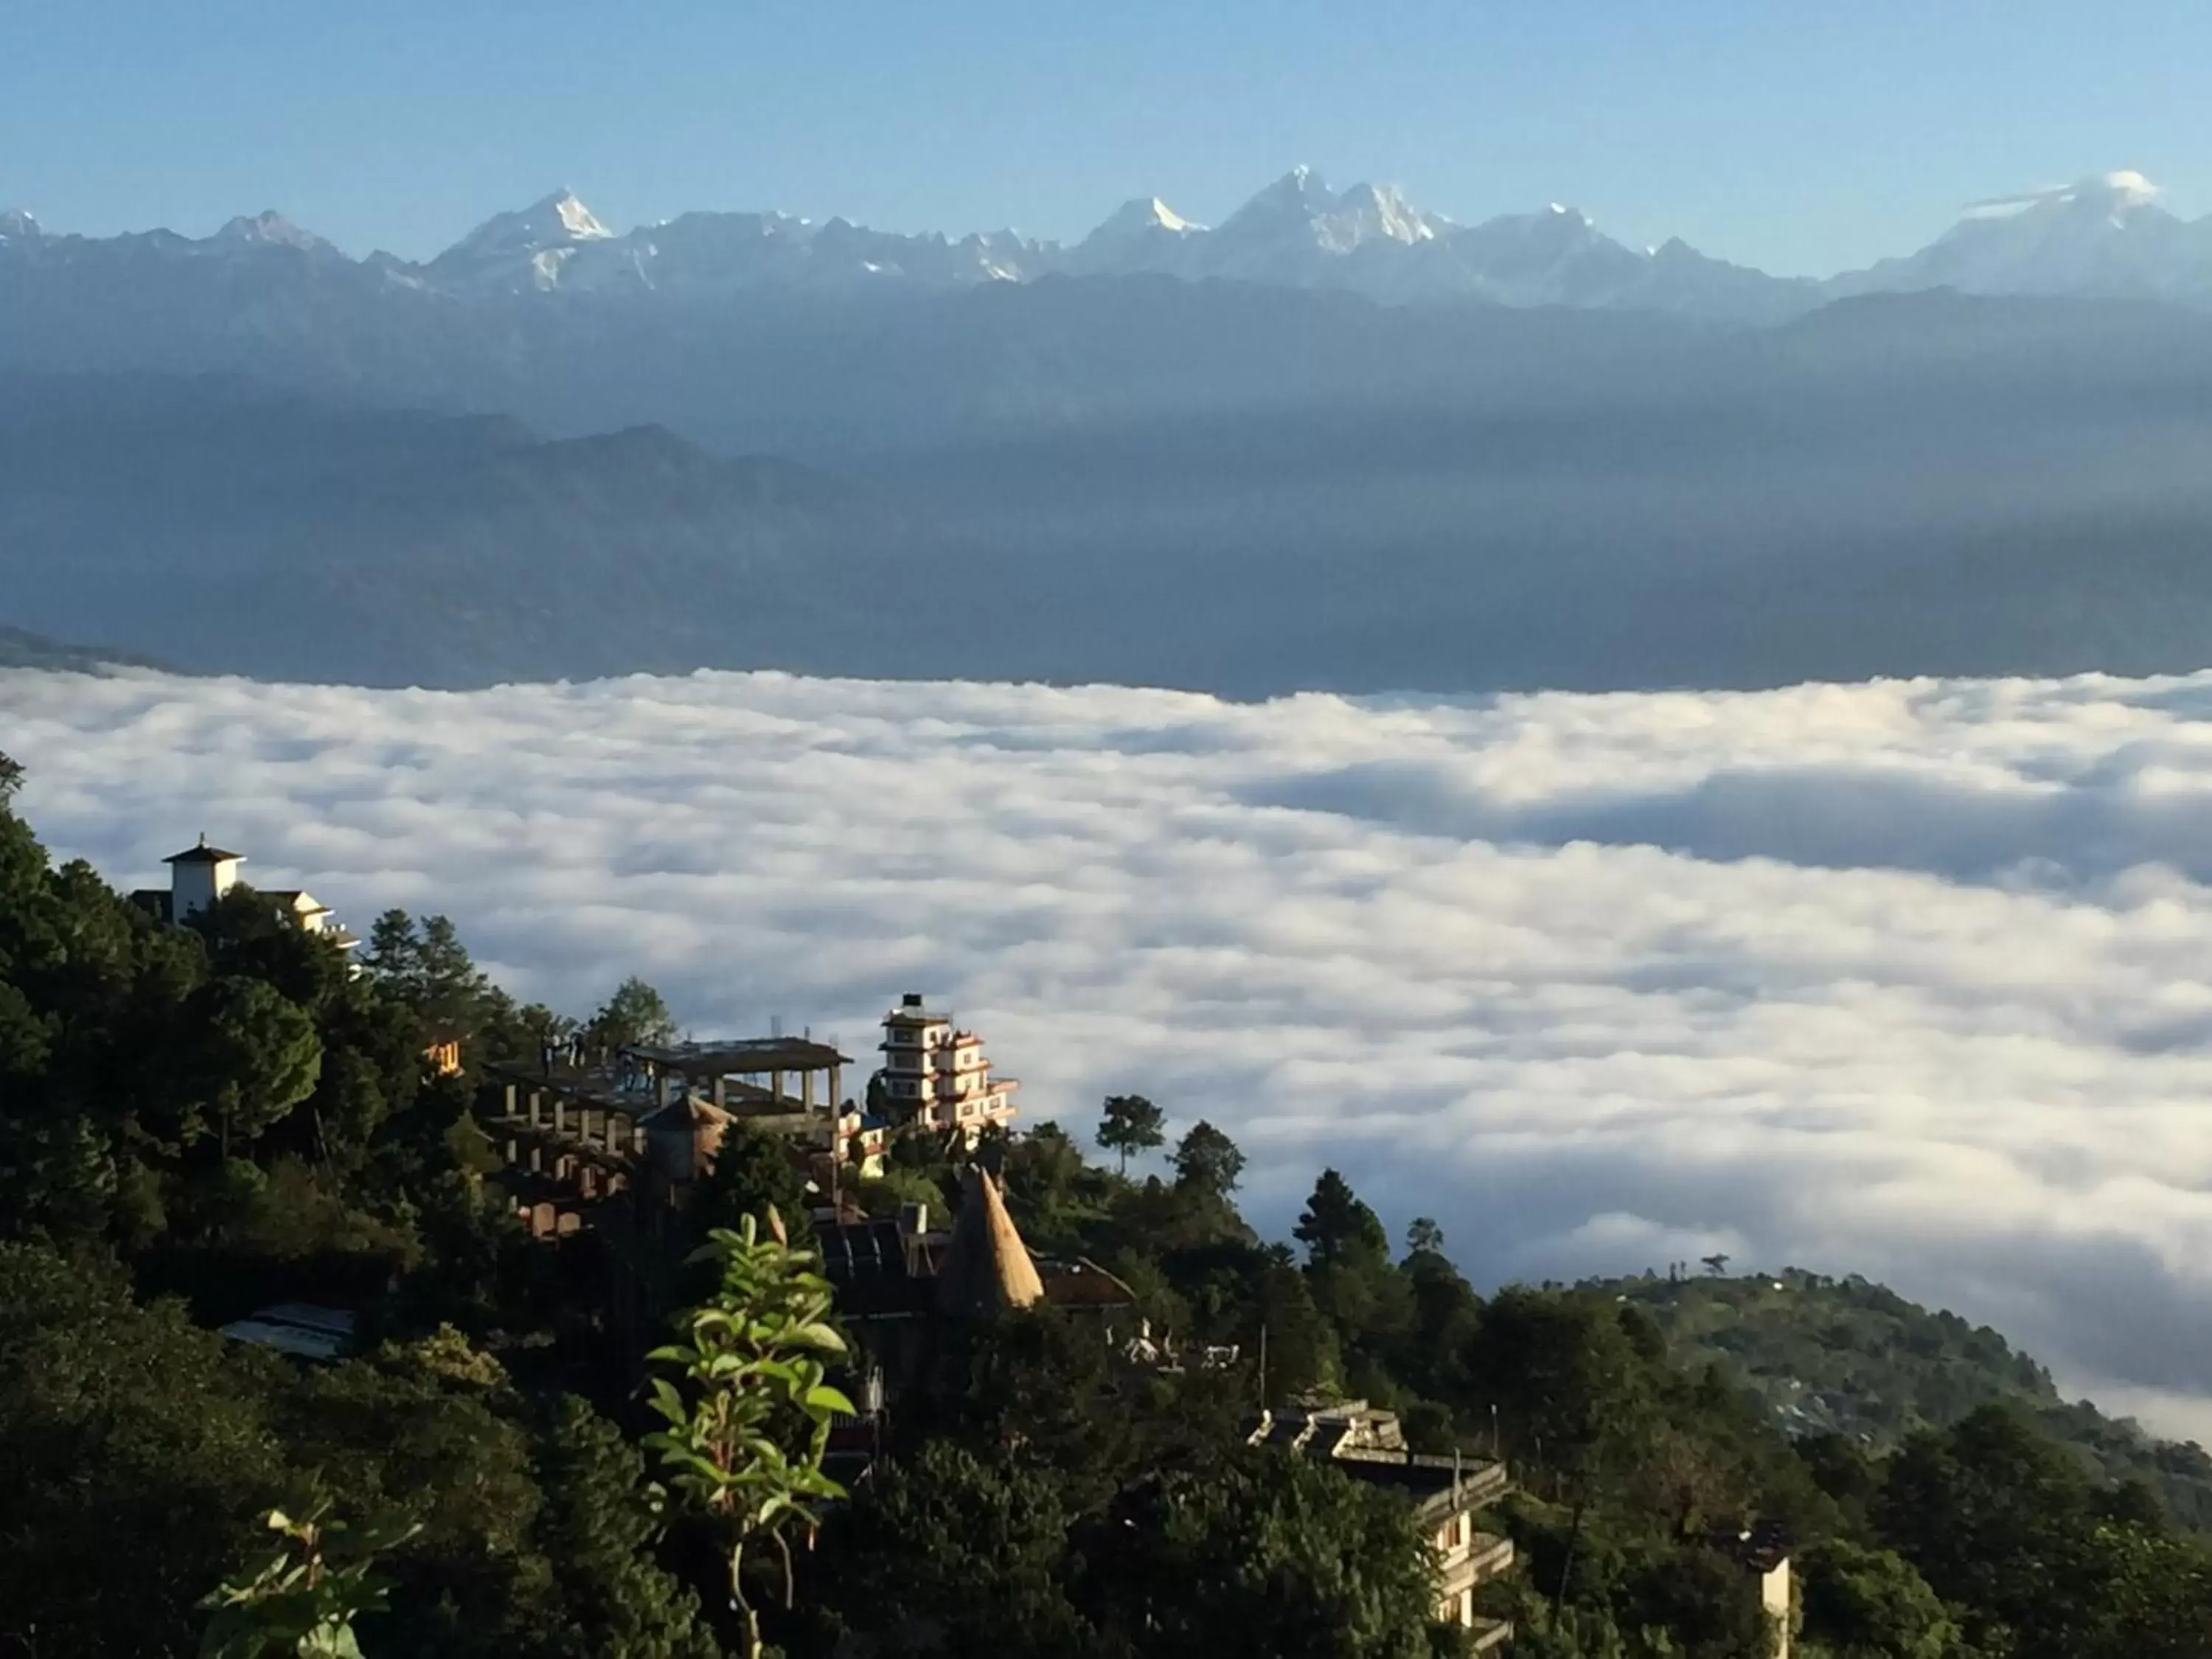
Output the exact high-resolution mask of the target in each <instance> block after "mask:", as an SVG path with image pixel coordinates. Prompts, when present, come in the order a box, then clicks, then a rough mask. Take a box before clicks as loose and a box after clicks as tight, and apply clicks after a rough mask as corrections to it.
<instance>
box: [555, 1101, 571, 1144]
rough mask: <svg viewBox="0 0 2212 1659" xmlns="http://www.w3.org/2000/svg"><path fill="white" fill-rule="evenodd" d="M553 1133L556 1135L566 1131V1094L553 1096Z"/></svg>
mask: <svg viewBox="0 0 2212 1659" xmlns="http://www.w3.org/2000/svg"><path fill="white" fill-rule="evenodd" d="M553 1133H555V1134H556V1135H565V1134H567V1133H568V1096H566V1095H556V1096H554V1097H553Z"/></svg>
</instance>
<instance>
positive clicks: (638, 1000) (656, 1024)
mask: <svg viewBox="0 0 2212 1659" xmlns="http://www.w3.org/2000/svg"><path fill="white" fill-rule="evenodd" d="M586 1030H588V1031H589V1033H590V1036H591V1040H592V1042H594V1043H596V1044H598V1045H599V1047H601V1048H630V1047H633V1046H635V1045H636V1044H639V1043H647V1044H650V1043H659V1042H670V1041H672V1040H673V1039H674V1037H675V1036H676V1030H677V1027H676V1019H675V1017H674V1016H673V1015H672V1014H671V1013H670V1012H668V1004H667V1003H666V1002H665V1001H664V1000H662V999H661V995H660V993H659V992H658V991H656V990H654V989H653V987H651V986H650V985H648V984H647V983H646V982H645V981H643V980H641V979H640V978H638V977H637V976H636V975H635V974H633V975H631V976H630V977H629V978H628V979H626V980H624V981H623V982H622V983H621V984H620V985H617V987H615V993H614V994H613V995H612V996H611V997H609V998H608V999H607V1000H606V1001H605V1004H604V1005H603V1006H601V1007H600V1009H599V1012H597V1013H596V1014H593V1015H592V1019H591V1024H589V1026H587V1027H586Z"/></svg>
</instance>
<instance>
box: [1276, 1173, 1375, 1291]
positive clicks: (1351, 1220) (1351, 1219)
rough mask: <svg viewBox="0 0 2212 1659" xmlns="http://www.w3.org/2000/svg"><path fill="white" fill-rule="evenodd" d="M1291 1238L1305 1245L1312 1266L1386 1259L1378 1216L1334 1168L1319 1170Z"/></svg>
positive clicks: (1292, 1230)
mask: <svg viewBox="0 0 2212 1659" xmlns="http://www.w3.org/2000/svg"><path fill="white" fill-rule="evenodd" d="M1291 1237H1294V1238H1296V1239H1297V1241H1298V1243H1301V1244H1303V1245H1304V1246H1305V1247H1306V1252H1307V1255H1308V1257H1309V1259H1310V1261H1313V1263H1314V1264H1315V1265H1316V1267H1325V1266H1327V1265H1328V1264H1330V1263H1332V1262H1337V1261H1346V1260H1347V1259H1348V1258H1352V1257H1355V1256H1358V1257H1363V1258H1365V1259H1368V1260H1375V1259H1378V1258H1387V1256H1388V1255H1389V1249H1390V1236H1389V1234H1388V1233H1386V1232H1384V1231H1383V1223H1382V1221H1381V1219H1380V1218H1378V1217H1377V1216H1376V1213H1375V1212H1374V1211H1372V1210H1370V1209H1369V1208H1368V1207H1367V1206H1366V1205H1364V1204H1363V1203H1361V1202H1360V1201H1359V1199H1358V1195H1357V1194H1354V1193H1353V1192H1352V1185H1351V1183H1350V1182H1347V1181H1346V1180H1345V1178H1344V1177H1343V1176H1340V1175H1339V1174H1338V1173H1337V1172H1336V1171H1335V1170H1322V1172H1321V1179H1320V1180H1318V1181H1316V1182H1315V1183H1314V1189H1313V1196H1312V1197H1310V1198H1309V1199H1308V1200H1306V1207H1305V1211H1304V1213H1303V1214H1301V1215H1300V1216H1299V1217H1298V1224H1297V1226H1296V1227H1294V1228H1293V1229H1291Z"/></svg>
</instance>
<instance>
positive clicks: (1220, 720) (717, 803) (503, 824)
mask: <svg viewBox="0 0 2212 1659" xmlns="http://www.w3.org/2000/svg"><path fill="white" fill-rule="evenodd" d="M0 750H6V751H7V752H9V753H10V754H12V755H14V756H15V757H16V758H17V759H18V760H20V761H21V762H22V763H24V764H25V766H26V767H27V769H28V773H29V778H28V781H27V786H26V787H25V789H24V792H23V795H22V800H21V805H22V808H23V810H24V811H25V812H26V813H27V815H28V816H29V817H30V818H31V820H32V821H33V823H34V824H35V825H36V826H37V827H38V829H40V833H41V834H42V836H44V837H45V839H46V842H47V843H48V845H49V846H50V847H51V848H52V849H53V850H54V851H55V852H56V853H57V854H59V855H64V856H77V855H82V856H83V857H85V858H88V859H89V860H92V861H93V862H94V864H95V865H96V866H99V868H100V870H101V871H102V872H104V873H105V874H106V875H107V876H108V877H109V878H111V879H112V880H113V881H114V882H116V883H117V884H120V885H123V886H126V887H128V886H137V885H145V884H157V883H159V882H161V881H162V880H164V879H165V877H164V874H163V872H162V867H161V857H162V855H163V854H167V853H171V852H173V851H176V850H177V849H178V848H180V847H183V846H185V845H187V844H189V843H190V842H191V840H192V839H193V837H194V836H197V834H199V833H200V832H202V831H204V832H205V833H206V834H207V835H208V836H209V837H210V839H211V840H214V841H216V842H219V843H222V844H226V845H228V846H231V847H233V848H237V849H238V850H240V851H243V852H245V853H247V854H250V855H251V858H252V863H251V864H250V865H249V866H247V872H246V873H247V876H248V878H251V879H256V880H258V881H260V882H261V883H263V884H266V885H272V886H276V885H282V886H293V885H303V886H306V887H307V888H309V889H310V890H313V892H314V893H315V894H316V895H317V896H319V897H320V898H322V899H323V900H324V901H325V902H329V903H331V904H333V905H335V906H337V908H338V909H339V912H340V914H341V915H343V916H344V917H345V918H346V919H348V920H349V921H350V922H351V923H352V924H353V925H354V926H355V927H356V928H362V929H365V927H366V925H367V923H368V921H369V920H370V919H371V918H373V917H374V915H375V914H376V913H377V912H379V911H380V910H382V909H385V908H388V907H391V906H394V905H397V906H400V907H404V908H408V909H410V910H414V911H416V912H418V913H420V912H432V911H444V912H447V913H448V914H450V915H453V917H454V918H455V919H456V920H457V921H459V923H460V924H461V926H462V928H463V930H464V933H465V937H466V938H467V939H468V940H469V942H470V944H471V946H472V948H473V949H474V950H475V951H476V952H477V956H478V957H479V958H480V959H482V960H483V961H484V962H485V963H487V964H488V965H489V966H490V967H491V968H492V969H493V970H494V971H495V973H496V974H497V975H498V976H499V977H500V978H501V980H502V981H504V982H506V983H507V985H508V986H509V987H511V988H513V990H515V991H516V992H517V993H518V994H520V995H523V996H525V997H532V998H542V999H544V1000H548V1001H550V1002H552V1003H554V1004H555V1005H556V1006H562V1007H564V1008H566V1009H568V1010H570V1011H572V1012H579V1013H582V1012H589V1011H590V1009H591V1008H592V1006H595V1004H596V1003H597V1002H598V1001H599V1000H600V999H601V998H603V997H604V995H605V993H606V992H607V991H608V990H609V989H610V988H611V987H612V986H613V985H614V984H615V983H616V982H617V981H618V980H620V979H621V978H622V977H623V975H626V974H629V973H632V972H636V973H641V974H643V975H645V976H646V977H647V978H649V979H651V980H653V981H654V982H655V983H657V984H658V985H659V986H660V987H661V988H662V989H663V990H664V991H665V993H666V994H667V995H668V997H669V1000H670V1001H671V1004H672V1005H673V1006H674V1007H675V1009H676V1011H677V1012H678V1015H679V1016H680V1017H681V1018H683V1019H684V1021H685V1022H686V1024H689V1025H690V1027H691V1028H692V1029H693V1030H694V1031H695V1032H696V1033H697V1034H699V1035H707V1034H715V1035H744V1034H756V1033H759V1032H763V1031H764V1030H766V1029H767V1028H768V1027H769V1023H770V1021H771V1019H773V1018H781V1019H782V1021H783V1022H784V1025H785V1029H786V1030H798V1029H799V1028H800V1027H802V1026H806V1027H811V1029H812V1030H813V1032H814V1033H815V1034H816V1035H817V1036H824V1035H831V1034H834V1035H835V1036H836V1037H837V1038H838V1039H839V1040H840V1041H841V1042H842V1045H843V1047H844V1048H845V1049H846V1051H847V1052H848V1054H870V1053H872V1045H873V1043H874V1042H875V1041H876V1039H877V1033H876V1031H875V1030H874V1022H875V1020H876V1019H877V1018H879V1017H880V1014H881V1012H882V1010H883V1008H884V1006H885V1005H887V1004H889V1003H890V1002H892V1001H894V1000H896V996H897V994H899V993H901V992H903V991H908V990H915V991H922V992H926V993H927V994H929V996H930V997H931V999H932V1000H933V1001H934V1002H942V1003H946V1004H950V1005H951V1006H954V1007H955V1008H957V1012H959V1014H960V1016H961V1017H962V1019H963V1023H967V1024H975V1025H976V1026H978V1027H980V1028H981V1030H982V1031H983V1032H984V1034H985V1036H987V1039H988V1041H989V1044H990V1047H991V1049H992V1052H993V1054H994V1058H995V1059H996V1060H997V1061H998V1063H999V1064H1000V1067H1001V1068H1002V1069H1003V1070H1006V1071H1008V1072H1012V1073H1016V1074H1018V1075H1019V1076H1020V1077H1021V1078H1022V1079H1024V1090H1023V1093H1022V1096H1021V1098H1022V1100H1023V1102H1024V1110H1025V1112H1026V1113H1027V1114H1028V1116H1029V1118H1030V1121H1036V1120H1037V1119H1041V1118H1047V1117H1051V1118H1058V1119H1060V1120H1062V1121H1066V1122H1068V1123H1070V1124H1071V1125H1076V1124H1080V1125H1083V1126H1085V1127H1088V1125H1089V1124H1090V1122H1091V1121H1092V1119H1093V1117H1094V1115H1095V1112H1096V1109H1097V1102H1098V1100H1099V1099H1100V1098H1101V1097H1103V1096H1104V1095H1106V1094H1108V1093H1109V1092H1124V1091H1136V1092H1141V1093H1144V1094H1147V1095H1149V1096H1151V1097H1152V1098H1153V1099H1155V1100H1157V1101H1158V1102H1159V1103H1161V1104H1162V1105H1163V1106H1164V1107H1165V1108H1166V1109H1167V1110H1168V1112H1169V1113H1170V1118H1171V1120H1172V1122H1173V1124H1174V1126H1175V1127H1176V1129H1177V1130H1178V1131H1179V1130H1180V1129H1181V1128H1182V1127H1188V1124H1189V1123H1190V1122H1191V1121H1194V1119H1196V1118H1197V1117H1199V1116H1201V1115H1203V1116H1206V1117H1207V1118H1210V1119H1212V1121H1214V1122H1216V1123H1217V1124H1219V1125H1221V1126H1222V1127H1225V1128H1226V1129H1227V1130H1228V1131H1229V1132H1230V1133H1231V1134H1232V1135H1234V1136H1235V1137H1236V1138H1237V1140H1238V1142H1239V1143H1240V1144H1241V1145H1242V1146H1243V1147H1244V1148H1245V1150H1246V1151H1247V1152H1248V1153H1249V1155H1250V1157H1251V1159H1252V1168H1251V1170H1249V1175H1248V1179H1247V1189H1248V1197H1249V1200H1250V1203H1249V1208H1250V1210H1251V1211H1252V1212H1253V1213H1254V1214H1255V1218H1257V1219H1258V1220H1259V1222H1260V1223H1261V1225H1263V1226H1264V1227H1267V1228H1268V1229H1269V1230H1271V1231H1275V1232H1277V1233H1287V1231H1288V1228H1289V1225H1290V1223H1291V1219H1292V1218H1294V1217H1295V1215H1296V1213H1297V1209H1298V1207H1299V1203H1300V1200H1301V1199H1302V1198H1303V1196H1304V1193H1305V1191H1306V1190H1307V1189H1308V1188H1310V1185H1311V1182H1312V1181H1313V1178H1314V1176H1315V1174H1316V1171H1317V1170H1319V1169H1320V1167H1321V1166H1322V1165H1323V1164H1335V1165H1337V1166H1339V1167H1340V1168H1341V1169H1342V1170H1345V1171H1346V1174H1347V1175H1348V1176H1350V1178H1351V1179H1352V1182H1353V1184H1354V1185H1355V1187H1356V1188H1358V1190H1359V1191H1360V1193H1361V1194H1363V1195H1364V1197H1366V1198H1367V1199H1368V1200H1370V1202H1372V1203H1373V1204H1374V1205H1375V1206H1376V1208H1377V1209H1379V1210H1380V1211H1381V1212H1383V1216H1384V1218H1385V1219H1386V1220H1387V1221H1389V1222H1390V1223H1391V1225H1393V1226H1394V1228H1395V1227H1400V1226H1402V1225H1404V1223H1405V1222H1407V1220H1408V1219H1409V1218H1412V1217H1413V1216H1414V1215H1416V1214H1429V1215H1433V1216H1435V1217H1437V1218H1439V1219H1440V1220H1441V1221H1442V1222H1443V1226H1444V1229H1445V1231H1446V1234H1447V1237H1448V1239H1449V1247H1450V1249H1451V1251H1452V1253H1453V1255H1455V1257H1457V1258H1458V1259H1459V1261H1461V1263H1462V1266H1463V1267H1466V1268H1467V1269H1468V1272H1469V1273H1470V1275H1471V1276H1472V1277H1474V1279H1477V1280H1478V1282H1480V1283H1486V1284H1491V1283H1497V1282H1501V1281H1504V1280H1506V1279H1515V1278H1525V1279H1547V1278H1556V1279H1568V1278H1572V1277H1575V1276H1577V1275H1579V1274H1583V1273H1595V1272H1601V1271H1641V1270H1643V1269H1644V1268H1646V1267H1660V1268H1662V1270H1663V1267H1664V1264H1666V1263H1668V1262H1669V1261H1682V1260H1687V1259H1694V1258H1696V1257H1699V1256H1703V1255H1707V1254H1709V1253H1711V1252H1713V1251H1726V1252H1727V1253H1729V1255H1730V1256H1731V1257H1733V1258H1734V1260H1735V1262H1737V1263H1738V1264H1740V1265H1741V1266H1743V1267H1763V1268H1778V1267H1782V1266H1784V1265H1785V1264H1795V1265H1798V1266H1802V1267H1811V1268H1814V1269H1816V1270H1819V1271H1822V1272H1827V1273H1864V1274H1866V1275H1868V1276H1869V1277H1870V1278H1875V1279H1882V1280H1885V1281H1887V1282H1888V1283H1890V1284H1892V1285H1895V1286H1896V1287H1898V1288H1899V1289H1900V1290H1902V1291H1905V1292H1906V1293H1908V1294H1910V1295H1912V1296H1914V1297H1917V1298H1920V1299H1922V1300H1925V1301H1929V1302H1932V1303H1935V1304H1942V1305H1945V1306H1949V1307H1952V1308H1955V1309H1957V1310H1960V1311H1961V1312H1963V1313H1965V1314H1966V1315H1968V1316H1971V1317H1973V1318H1976V1319H1978V1320H1984V1321H1988V1322H1991V1323H1994V1324H1996V1326H1998V1327H1999V1328H2001V1329H2002V1330H2004V1331H2005V1332H2006V1333H2007V1334H2008V1335H2010V1336H2012V1337H2013V1338H2014V1339H2015V1340H2017V1341H2019V1342H2021V1343H2022V1344H2024V1345H2025V1346H2027V1347H2029V1348H2030V1349H2031V1350H2032V1351H2033V1352H2036V1353H2037V1354H2039V1356H2040V1357H2042V1358H2045V1359H2046V1360H2047V1361H2049V1362H2050V1363H2051V1364H2053V1365H2054V1366H2055V1367H2056V1368H2057V1370H2058V1371H2059V1372H2060V1375H2061V1376H2062V1378H2063V1379H2064V1380H2066V1381H2068V1382H2069V1383H2073V1384H2075V1386H2078V1387H2084V1388H2087V1389H2090V1391H2091V1392H2092V1393H2093V1395H2095V1397H2096V1398H2098V1399H2099V1401H2100V1402H2101V1403H2104V1404H2106V1405H2107V1406H2108V1407H2112V1408H2115V1409H2122V1410H2130V1409H2131V1410H2135V1411H2137V1412H2139V1413H2142V1415H2143V1416H2144V1417H2145V1418H2146V1419H2148V1420H2150V1421H2152V1422H2153V1423H2154V1424H2157V1425H2160V1426H2163V1427H2166V1428H2167V1429H2169V1430H2177V1431H2189V1432H2191V1433H2205V1434H2207V1437H2212V1407H2208V1405H2207V1404H2206V1403H2205V1402H2206V1401H2208V1400H2209V1399H2212V675H2201V676H2196V677H2191V678H2175V679H2165V680H2155V681H2130V680H2117V679H2112V678H2081V679H2074V680H2067V681H2058V682H2033V681H1970V682H1955V681H1954V682H1942V681H1911V682H1888V683H1880V684H1868V685H1851V686H1802V687H1798V688H1795V689H1791V690H1782V691H1774V692H1764V693H1755V694H1719V693H1690V692H1685V693H1654V694H1639V695H1624V696H1514V697H1503V698H1498V699H1494V700H1482V701H1479V702H1449V701H1431V700H1396V701H1378V700H1364V701H1353V700H1347V699H1344V698H1340V697H1335V696H1297V697H1290V698H1285V699H1282V700H1279V701H1276V702H1268V703H1264V704H1256V705H1254V704H1237V703H1230V702H1220V701H1218V700H1216V699H1214V698H1212V697H1207V696H1195V695H1188V694H1182V693H1176V692H1168V691H1156V690H1128V689H1122V688H1115V687H1091V688H1081V689H1074V690H1060V689H1052V688H1048V687H1042V686H1016V685H981V684H881V683H868V682H858V681H833V680H810V679H801V678H791V677H788V676H784V675H776V674H761V675H732V674H700V675H696V676H693V677H690V678H680V679H655V678H633V679H627V680H618V681H611V682H603V683H598V684H586V685H531V686H512V687H503V688H500V689H497V690H489V691H481V692H471V693H465V694H447V693H429V692H419V691H368V690H352V689H346V688H337V687H324V686H312V687H309V686H290V685H285V686H276V685H258V684H248V683H245V682H240V681H232V680H194V679H179V678H165V677H161V676H155V675H125V676H121V677H118V678H88V677H83V676H76V675H52V674H39V673H28V672H15V673H8V674H0Z"/></svg>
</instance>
